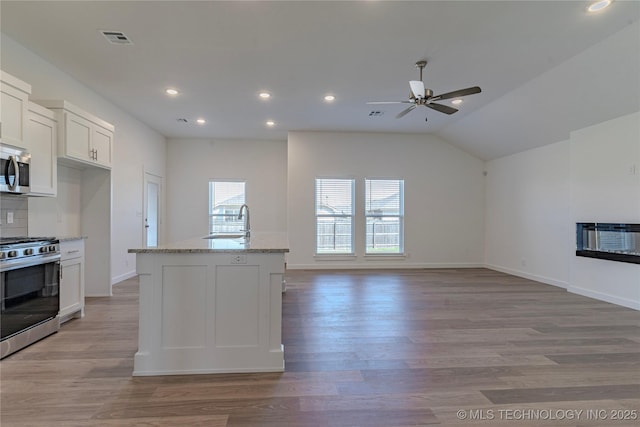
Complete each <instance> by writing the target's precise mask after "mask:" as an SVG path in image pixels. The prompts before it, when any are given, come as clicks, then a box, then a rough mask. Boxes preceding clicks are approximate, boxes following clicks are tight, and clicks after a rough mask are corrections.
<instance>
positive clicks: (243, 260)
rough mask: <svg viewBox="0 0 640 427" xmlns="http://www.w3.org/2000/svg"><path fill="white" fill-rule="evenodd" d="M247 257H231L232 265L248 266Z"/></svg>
mask: <svg viewBox="0 0 640 427" xmlns="http://www.w3.org/2000/svg"><path fill="white" fill-rule="evenodd" d="M246 263H247V256H246V255H233V256H232V257H231V264H246Z"/></svg>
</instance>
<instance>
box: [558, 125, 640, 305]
mask: <svg viewBox="0 0 640 427" xmlns="http://www.w3.org/2000/svg"><path fill="white" fill-rule="evenodd" d="M639 124H640V113H636V114H631V115H628V116H624V117H620V118H618V119H614V120H609V121H607V122H604V123H601V124H599V125H596V126H591V127H588V128H585V129H581V130H579V131H576V132H573V133H572V134H571V159H570V160H571V164H570V170H571V223H572V224H575V223H576V222H621V223H636V224H638V223H640V125H639ZM570 272H571V276H570V286H569V290H570V291H571V292H575V293H579V294H582V295H586V296H590V297H593V298H597V299H602V300H605V301H609V302H612V303H615V304H620V305H624V306H627V307H633V308H635V309H637V310H640V265H638V264H625V263H621V262H614V261H608V260H601V259H592V258H583V257H576V256H572V257H570Z"/></svg>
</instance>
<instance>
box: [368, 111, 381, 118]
mask: <svg viewBox="0 0 640 427" xmlns="http://www.w3.org/2000/svg"><path fill="white" fill-rule="evenodd" d="M383 114H384V111H371V112H370V113H369V117H380V116H382V115H383Z"/></svg>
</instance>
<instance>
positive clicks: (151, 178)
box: [141, 170, 164, 248]
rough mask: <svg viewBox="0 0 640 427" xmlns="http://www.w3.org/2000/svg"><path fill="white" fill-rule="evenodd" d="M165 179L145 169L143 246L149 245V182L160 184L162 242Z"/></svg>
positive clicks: (159, 212) (159, 224) (160, 240)
mask: <svg viewBox="0 0 640 427" xmlns="http://www.w3.org/2000/svg"><path fill="white" fill-rule="evenodd" d="M163 181H164V179H163V177H162V176H160V175H157V174H154V173H151V172H148V171H146V170H144V171H143V180H142V182H143V183H142V218H141V219H142V221H141V222H142V223H141V227H142V246H143V247H145V248H146V247H147V227H146V219H147V215H148V212H147V207H148V198H149V194H148V191H147V187H148V184H149V183H150V182H151V183H155V184H157V185H158V245H161V244H162V241H163V240H162V239H163V232H162V231H163V222H164V221H163V219H164V212H163V211H164V209H163V207H164V203H163V201H164V182H163Z"/></svg>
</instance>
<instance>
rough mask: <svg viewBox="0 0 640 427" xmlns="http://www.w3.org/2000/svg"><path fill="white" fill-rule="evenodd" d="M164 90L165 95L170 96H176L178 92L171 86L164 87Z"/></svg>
mask: <svg viewBox="0 0 640 427" xmlns="http://www.w3.org/2000/svg"><path fill="white" fill-rule="evenodd" d="M165 92H166V94H167V95H171V96H176V95H177V94H178V91H177V90H176V89H173V88H169V89H166V90H165Z"/></svg>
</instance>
